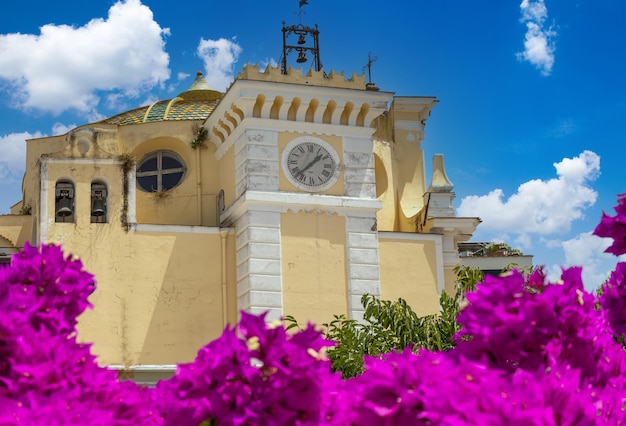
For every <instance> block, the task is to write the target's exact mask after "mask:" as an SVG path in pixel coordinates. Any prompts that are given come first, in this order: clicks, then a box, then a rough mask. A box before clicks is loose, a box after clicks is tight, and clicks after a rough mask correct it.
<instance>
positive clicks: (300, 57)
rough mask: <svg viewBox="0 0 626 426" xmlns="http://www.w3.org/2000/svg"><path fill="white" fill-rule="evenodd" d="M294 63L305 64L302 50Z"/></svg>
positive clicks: (304, 54) (304, 55)
mask: <svg viewBox="0 0 626 426" xmlns="http://www.w3.org/2000/svg"><path fill="white" fill-rule="evenodd" d="M296 62H297V63H299V64H302V63H304V62H306V53H304V50H301V51H300V52H298V59H296Z"/></svg>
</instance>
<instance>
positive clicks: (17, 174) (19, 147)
mask: <svg viewBox="0 0 626 426" xmlns="http://www.w3.org/2000/svg"><path fill="white" fill-rule="evenodd" d="M43 136H45V135H43V134H42V133H39V132H35V133H28V132H23V133H11V134H8V135H6V136H0V151H2V159H1V160H0V182H2V185H6V186H14V185H16V184H17V183H19V182H21V180H22V176H23V175H24V166H25V164H26V139H33V138H40V137H43Z"/></svg>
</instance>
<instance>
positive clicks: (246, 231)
mask: <svg viewBox="0 0 626 426" xmlns="http://www.w3.org/2000/svg"><path fill="white" fill-rule="evenodd" d="M235 226H236V229H237V238H236V241H237V243H236V244H237V247H236V250H237V308H238V310H245V311H248V312H250V313H253V314H260V313H262V312H265V311H269V313H268V316H267V318H266V319H267V320H269V321H272V320H275V319H279V318H280V317H282V315H283V295H282V278H281V257H280V213H279V212H268V211H258V210H249V211H247V212H245V213H244V214H243V215H242V216H241V217H240V218H239V219H238V220H237V221H236V223H235Z"/></svg>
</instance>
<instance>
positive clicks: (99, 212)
mask: <svg viewBox="0 0 626 426" xmlns="http://www.w3.org/2000/svg"><path fill="white" fill-rule="evenodd" d="M107 196H108V191H107V186H106V185H105V184H104V183H102V182H98V181H93V182H91V223H106V222H107V211H108V199H107Z"/></svg>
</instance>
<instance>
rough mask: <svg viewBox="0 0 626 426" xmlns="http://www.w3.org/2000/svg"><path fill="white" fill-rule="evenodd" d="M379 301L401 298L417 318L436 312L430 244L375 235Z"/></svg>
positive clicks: (433, 257)
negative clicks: (378, 271)
mask: <svg viewBox="0 0 626 426" xmlns="http://www.w3.org/2000/svg"><path fill="white" fill-rule="evenodd" d="M378 241H379V249H378V250H379V251H378V255H379V259H380V286H381V295H380V296H381V299H385V300H397V299H398V298H400V297H401V298H403V299H404V300H406V301H407V303H408V304H409V305H410V306H411V308H412V309H413V310H414V311H415V312H416V313H417V314H418V315H428V314H433V313H435V312H438V311H439V294H438V291H437V269H436V265H437V260H436V244H435V242H434V241H424V240H417V239H415V240H409V239H399V238H387V237H384V236H381V235H379V239H378Z"/></svg>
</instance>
